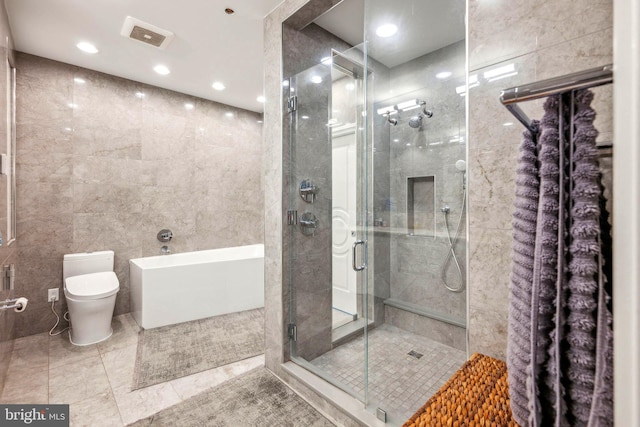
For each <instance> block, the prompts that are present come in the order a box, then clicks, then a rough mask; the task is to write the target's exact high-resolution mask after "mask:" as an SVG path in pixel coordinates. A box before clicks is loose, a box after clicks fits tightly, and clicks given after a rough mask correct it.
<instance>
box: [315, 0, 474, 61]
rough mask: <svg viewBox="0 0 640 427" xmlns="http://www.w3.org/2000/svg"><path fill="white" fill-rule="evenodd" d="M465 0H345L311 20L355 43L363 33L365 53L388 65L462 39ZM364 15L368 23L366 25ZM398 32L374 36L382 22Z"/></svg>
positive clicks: (358, 42)
mask: <svg viewBox="0 0 640 427" xmlns="http://www.w3.org/2000/svg"><path fill="white" fill-rule="evenodd" d="M464 12H465V0H428V1H427V0H396V1H389V0H367V1H366V8H365V1H364V0H344V1H343V2H341V3H339V4H338V5H337V6H335V7H334V8H332V9H331V10H329V11H328V12H327V13H325V14H324V15H322V16H321V17H319V18H318V19H316V20H315V21H314V22H315V23H316V24H318V25H319V26H321V27H322V28H324V29H325V30H327V31H329V32H330V33H333V34H335V35H336V36H338V37H340V38H341V39H342V40H344V41H346V42H347V43H349V44H351V45H352V46H357V45H359V44H361V43H362V41H363V38H364V35H365V34H366V38H367V40H368V41H369V45H368V54H369V55H370V56H371V57H372V58H374V59H376V60H377V61H379V62H381V63H383V64H384V65H386V66H387V67H389V68H393V67H395V66H397V65H400V64H404V63H405V62H408V61H411V60H412V59H415V58H418V57H420V56H422V55H425V54H427V53H429V52H433V51H435V50H438V49H440V48H443V47H445V46H448V45H450V44H452V43H455V42H458V41H460V40H463V39H464V37H465V26H464ZM365 18H366V21H367V25H366V27H365ZM389 23H390V24H394V25H396V26H397V27H398V32H397V33H396V34H395V35H394V36H392V37H388V38H380V37H378V36H376V29H377V28H378V26H380V25H382V24H389Z"/></svg>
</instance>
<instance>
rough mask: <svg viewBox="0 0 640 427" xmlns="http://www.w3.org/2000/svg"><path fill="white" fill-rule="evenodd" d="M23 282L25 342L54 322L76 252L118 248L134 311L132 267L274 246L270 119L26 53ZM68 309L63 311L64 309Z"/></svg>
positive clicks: (124, 290)
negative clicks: (265, 130)
mask: <svg viewBox="0 0 640 427" xmlns="http://www.w3.org/2000/svg"><path fill="white" fill-rule="evenodd" d="M17 65H18V88H17V89H18V91H17V96H18V105H17V108H18V111H17V115H18V141H17V145H18V156H17V162H18V166H17V170H18V215H17V216H18V241H19V242H20V249H19V253H18V259H19V262H20V264H21V265H24V268H22V269H21V271H20V274H19V275H18V277H17V283H16V287H17V288H18V289H20V292H22V293H24V294H25V295H26V296H27V297H28V298H29V299H30V302H31V303H30V305H29V310H28V312H25V313H24V315H23V316H21V317H20V318H19V319H18V322H17V333H18V335H20V336H24V335H30V334H34V333H38V332H43V331H45V330H48V328H50V327H51V326H52V325H53V323H54V321H55V318H54V316H53V314H52V313H51V311H50V306H49V305H48V304H47V302H46V289H47V288H56V287H57V288H61V287H62V257H63V255H64V254H65V253H74V252H86V251H96V250H104V249H112V250H114V251H115V257H116V259H115V271H116V273H117V275H118V278H119V280H120V292H119V293H118V297H117V300H116V310H115V314H121V313H126V312H128V311H129V264H128V260H129V259H131V258H137V257H142V256H152V255H159V254H160V246H161V245H162V243H160V242H159V241H158V240H157V239H156V233H157V232H158V231H159V230H160V229H162V228H170V229H171V230H172V231H173V233H174V239H173V240H172V241H171V243H169V247H170V248H171V250H172V251H173V252H186V251H193V250H202V249H211V248H218V247H229V246H238V245H245V244H253V243H261V242H263V223H264V218H263V197H264V196H263V194H264V192H263V186H262V179H261V162H262V153H261V150H262V149H261V144H260V141H261V132H262V125H261V124H260V123H257V121H258V120H259V119H260V115H258V114H256V113H253V112H249V111H245V110H241V109H237V108H233V107H229V106H226V105H222V104H218V103H214V102H211V101H207V100H203V99H199V98H195V97H191V96H187V95H183V94H179V93H175V92H171V91H168V90H164V89H159V88H156V87H151V86H147V85H143V84H140V83H136V82H132V81H129V80H124V79H121V78H117V77H113V76H109V75H105V74H101V73H98V72H94V71H90V70H87V69H83V68H79V67H74V66H70V65H67V64H63V63H59V62H55V61H51V60H47V59H43V58H39V57H36V56H31V55H26V54H19V55H18V62H17ZM64 306H65V303H64V301H63V302H62V303H61V304H58V305H57V307H56V308H57V309H58V312H62V311H63V310H64V309H65V308H64Z"/></svg>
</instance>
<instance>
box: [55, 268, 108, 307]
mask: <svg viewBox="0 0 640 427" xmlns="http://www.w3.org/2000/svg"><path fill="white" fill-rule="evenodd" d="M119 289H120V283H119V282H118V276H116V274H115V273H114V272H113V271H103V272H100V273H91V274H82V275H79V276H71V277H67V279H66V280H65V282H64V294H65V296H67V297H70V298H73V299H76V300H94V299H100V298H106V297H108V296H111V295H114V294H116V293H117V292H118V290H119Z"/></svg>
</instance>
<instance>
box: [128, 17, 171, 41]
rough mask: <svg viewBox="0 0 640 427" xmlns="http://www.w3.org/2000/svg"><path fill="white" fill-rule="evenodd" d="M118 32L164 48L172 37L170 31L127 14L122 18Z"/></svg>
mask: <svg viewBox="0 0 640 427" xmlns="http://www.w3.org/2000/svg"><path fill="white" fill-rule="evenodd" d="M120 34H121V35H123V36H125V37H128V38H131V39H134V40H137V41H139V42H142V43H145V44H149V45H151V46H155V47H157V48H159V49H166V47H167V46H168V45H169V43H171V40H173V37H174V35H173V33H172V32H171V31H167V30H163V29H162V28H158V27H156V26H155V25H151V24H148V23H146V22H143V21H141V20H139V19H136V18H133V17H131V16H127V18H126V19H125V20H124V25H123V26H122V31H120Z"/></svg>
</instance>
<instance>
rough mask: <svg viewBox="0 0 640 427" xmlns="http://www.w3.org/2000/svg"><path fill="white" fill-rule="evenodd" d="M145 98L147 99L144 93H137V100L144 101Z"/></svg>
mask: <svg viewBox="0 0 640 427" xmlns="http://www.w3.org/2000/svg"><path fill="white" fill-rule="evenodd" d="M144 97H145V94H144V92H136V98H140V99H142V98H144Z"/></svg>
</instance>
